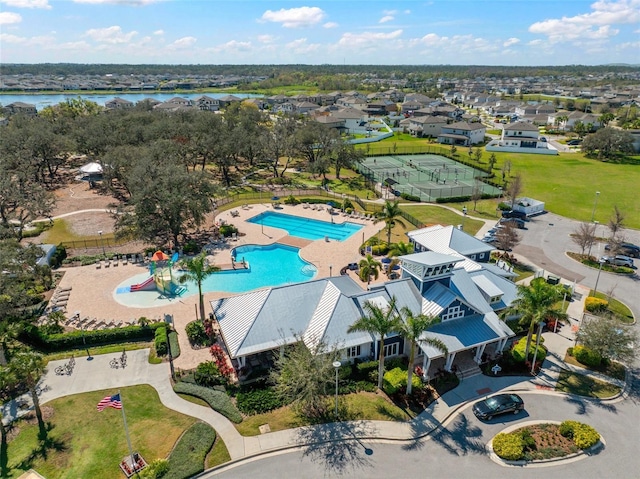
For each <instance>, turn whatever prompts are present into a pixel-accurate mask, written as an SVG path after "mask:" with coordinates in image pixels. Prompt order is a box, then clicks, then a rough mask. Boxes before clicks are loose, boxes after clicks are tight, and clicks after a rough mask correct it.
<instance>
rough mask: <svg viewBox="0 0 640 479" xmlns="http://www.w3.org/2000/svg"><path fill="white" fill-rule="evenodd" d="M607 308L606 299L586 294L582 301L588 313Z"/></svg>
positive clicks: (598, 311)
mask: <svg viewBox="0 0 640 479" xmlns="http://www.w3.org/2000/svg"><path fill="white" fill-rule="evenodd" d="M608 308H609V301H607V300H606V299H601V298H596V297H594V296H588V297H587V299H585V301H584V309H586V310H587V311H589V312H590V313H600V312H603V311H606V310H607V309H608Z"/></svg>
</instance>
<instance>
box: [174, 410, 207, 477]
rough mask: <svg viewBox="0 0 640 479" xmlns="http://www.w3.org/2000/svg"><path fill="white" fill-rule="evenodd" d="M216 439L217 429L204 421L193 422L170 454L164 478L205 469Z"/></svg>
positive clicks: (185, 474)
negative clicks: (205, 462)
mask: <svg viewBox="0 0 640 479" xmlns="http://www.w3.org/2000/svg"><path fill="white" fill-rule="evenodd" d="M215 440H216V431H215V430H214V429H213V428H212V427H211V426H209V425H208V424H205V423H203V422H197V423H195V424H193V425H192V426H191V427H190V428H189V429H187V431H186V432H185V433H184V434H183V435H182V436H181V437H180V439H178V442H177V443H176V445H175V446H174V447H173V450H172V451H171V454H170V455H169V470H168V471H167V473H166V474H165V475H164V476H163V479H183V478H185V477H193V476H194V475H196V474H198V473H200V472H202V471H204V466H205V464H204V461H205V459H206V457H207V454H209V451H210V450H211V447H212V446H213V443H214V442H215Z"/></svg>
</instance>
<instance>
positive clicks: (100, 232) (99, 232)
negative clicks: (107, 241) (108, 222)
mask: <svg viewBox="0 0 640 479" xmlns="http://www.w3.org/2000/svg"><path fill="white" fill-rule="evenodd" d="M98 234H99V235H100V246H102V256H106V255H107V253H105V251H104V242H103V241H102V230H100V231H98Z"/></svg>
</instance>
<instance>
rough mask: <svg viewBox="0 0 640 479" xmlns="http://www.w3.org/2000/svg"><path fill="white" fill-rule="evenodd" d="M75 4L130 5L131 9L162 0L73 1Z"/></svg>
mask: <svg viewBox="0 0 640 479" xmlns="http://www.w3.org/2000/svg"><path fill="white" fill-rule="evenodd" d="M73 1H74V2H75V3H88V4H91V5H103V4H109V5H131V6H133V7H142V6H144V5H151V4H152V3H158V2H160V1H162V0H73Z"/></svg>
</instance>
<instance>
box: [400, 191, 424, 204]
mask: <svg viewBox="0 0 640 479" xmlns="http://www.w3.org/2000/svg"><path fill="white" fill-rule="evenodd" d="M400 198H402V199H403V200H407V201H416V202H418V203H420V201H422V200H420V197H419V196H416V195H410V194H409V193H400Z"/></svg>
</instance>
